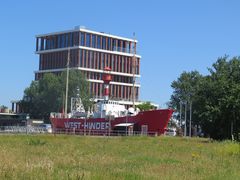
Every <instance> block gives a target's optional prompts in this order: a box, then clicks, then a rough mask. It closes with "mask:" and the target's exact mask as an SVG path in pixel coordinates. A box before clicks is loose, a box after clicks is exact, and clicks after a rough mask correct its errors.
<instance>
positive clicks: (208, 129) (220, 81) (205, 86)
mask: <svg viewBox="0 0 240 180" xmlns="http://www.w3.org/2000/svg"><path fill="white" fill-rule="evenodd" d="M208 71H209V74H208V75H202V74H200V73H199V72H198V71H191V72H183V73H182V74H181V75H180V77H179V78H178V79H177V80H175V81H173V82H172V84H171V86H172V88H173V94H172V96H171V100H170V103H169V106H170V107H172V108H174V109H176V112H177V114H178V115H177V116H178V118H179V115H180V114H179V112H180V104H185V103H188V104H189V103H192V127H194V126H196V127H201V129H202V131H203V133H204V135H205V136H209V137H211V138H214V139H219V140H222V139H230V138H232V137H233V136H234V137H235V139H239V132H240V131H239V130H240V57H233V58H231V59H229V58H228V57H227V56H224V57H220V58H218V59H217V61H216V62H215V63H214V64H213V65H212V67H211V68H208ZM187 114H189V108H188V113H187ZM184 118H185V117H184V113H182V119H184ZM187 119H189V117H188V118H187Z"/></svg>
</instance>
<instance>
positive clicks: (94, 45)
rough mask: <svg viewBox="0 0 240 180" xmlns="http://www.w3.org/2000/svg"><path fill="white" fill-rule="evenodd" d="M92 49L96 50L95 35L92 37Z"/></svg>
mask: <svg viewBox="0 0 240 180" xmlns="http://www.w3.org/2000/svg"><path fill="white" fill-rule="evenodd" d="M92 47H93V48H96V35H94V34H93V35H92Z"/></svg>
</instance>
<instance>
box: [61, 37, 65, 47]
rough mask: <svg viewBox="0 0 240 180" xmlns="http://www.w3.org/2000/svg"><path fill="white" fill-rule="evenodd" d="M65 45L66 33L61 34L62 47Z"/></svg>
mask: <svg viewBox="0 0 240 180" xmlns="http://www.w3.org/2000/svg"><path fill="white" fill-rule="evenodd" d="M64 47H65V37H64V34H62V35H61V48H64Z"/></svg>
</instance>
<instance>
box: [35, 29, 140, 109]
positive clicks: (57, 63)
mask: <svg viewBox="0 0 240 180" xmlns="http://www.w3.org/2000/svg"><path fill="white" fill-rule="evenodd" d="M136 44H137V40H134V39H129V38H124V37H120V36H115V35H110V34H107V33H103V32H96V31H92V30H88V29H86V28H81V27H75V29H73V30H67V31H61V32H53V33H48V34H42V35H37V36H36V54H39V70H38V71H36V72H35V79H36V80H38V79H40V78H42V77H43V74H44V73H49V72H52V73H55V74H60V73H61V72H62V71H64V70H65V68H66V64H67V57H68V49H70V69H76V70H80V71H81V72H82V73H83V74H84V75H85V76H86V78H87V80H88V81H89V82H90V87H89V88H90V93H91V96H92V97H93V98H94V99H95V100H98V99H103V81H102V77H101V76H102V73H103V69H104V67H106V66H108V67H110V68H111V69H112V71H111V74H112V75H113V81H112V82H111V83H110V98H111V99H114V100H118V101H120V103H121V104H125V105H132V90H133V88H132V87H133V71H135V73H134V74H135V78H136V79H137V81H135V85H134V87H135V100H136V101H138V99H139V88H140V83H137V82H138V78H140V71H139V69H140V58H141V56H140V55H137V54H135V52H134V48H135V46H136ZM135 51H136V50H135ZM134 54H135V56H134ZM133 57H135V58H133ZM133 59H135V60H133ZM134 62H135V63H134ZM134 64H135V65H134ZM133 67H135V68H133Z"/></svg>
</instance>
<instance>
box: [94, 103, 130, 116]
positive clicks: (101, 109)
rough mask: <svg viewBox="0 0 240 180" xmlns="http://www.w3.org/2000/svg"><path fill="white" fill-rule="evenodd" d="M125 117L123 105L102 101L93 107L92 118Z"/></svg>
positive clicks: (125, 111) (125, 112)
mask: <svg viewBox="0 0 240 180" xmlns="http://www.w3.org/2000/svg"><path fill="white" fill-rule="evenodd" d="M126 115H127V110H126V109H125V106H124V105H120V104H119V103H118V102H117V101H112V100H103V101H99V102H98V103H96V105H95V112H94V118H105V117H106V116H114V117H115V118H116V117H122V116H126Z"/></svg>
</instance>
